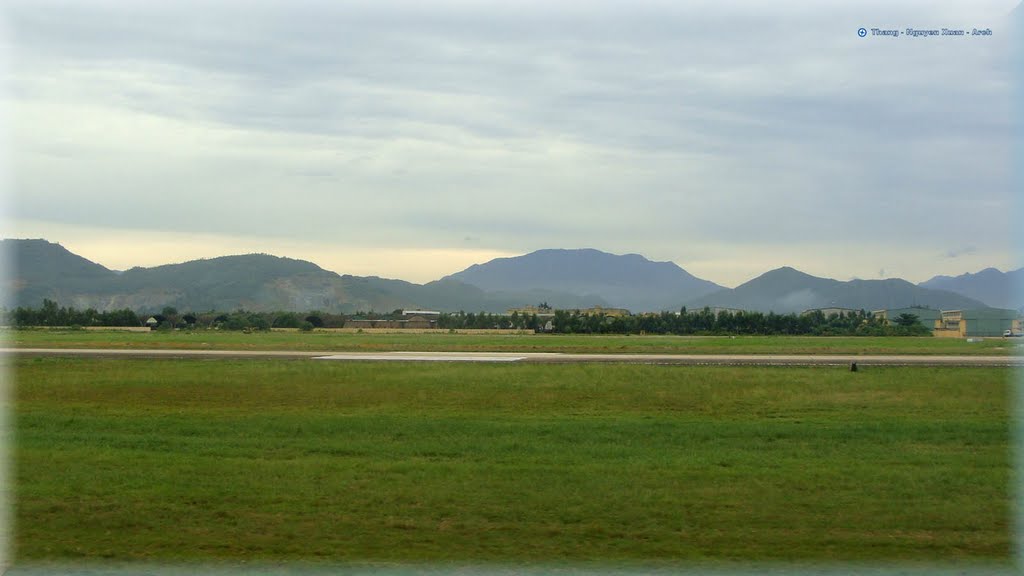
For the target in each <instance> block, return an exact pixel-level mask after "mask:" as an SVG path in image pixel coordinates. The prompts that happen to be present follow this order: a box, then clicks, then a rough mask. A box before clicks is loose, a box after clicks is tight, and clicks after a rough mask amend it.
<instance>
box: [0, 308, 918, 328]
mask: <svg viewBox="0 0 1024 576" xmlns="http://www.w3.org/2000/svg"><path fill="white" fill-rule="evenodd" d="M544 306H546V303H544V305H542V309H544V308H543V307H544ZM401 315H402V310H394V311H393V312H390V313H376V312H360V313H356V314H354V315H351V316H348V318H358V319H391V318H400V317H401ZM9 316H10V318H9V321H10V322H11V324H12V325H14V326H19V327H26V326H69V325H72V324H77V325H82V326H115V325H117V324H110V323H109V322H116V321H123V322H125V324H123V325H127V326H139V325H140V321H139V317H138V316H136V315H135V313H134V312H131V311H128V310H124V311H118V312H113V313H111V312H103V313H98V312H96V311H95V310H93V309H89V310H87V311H85V312H79V311H77V310H75V309H74V308H58V307H57V304H56V303H55V302H53V301H51V300H46V301H45V302H44V304H43V308H42V309H41V310H34V309H32V308H18V309H17V310H15V311H14V313H13V314H10V315H9ZM153 318H155V319H156V320H157V322H158V326H160V327H165V328H217V329H221V330H268V329H270V328H272V327H273V328H299V327H301V326H302V325H303V322H309V323H310V324H312V325H313V326H314V327H316V328H325V327H330V328H335V327H336V328H340V327H343V326H344V325H345V320H346V318H347V317H346V316H345V315H342V314H328V313H324V312H319V311H314V312H309V313H306V314H298V313H295V312H247V311H245V310H237V311H235V312H231V313H218V312H215V311H210V312H207V313H195V312H189V313H186V314H184V315H179V314H178V311H177V309H175V308H172V307H165V308H164V309H163V310H162V311H161V312H160V313H159V314H154V315H153ZM72 320H77V321H72ZM437 327H438V328H441V329H449V330H451V329H455V330H465V329H517V330H528V331H535V332H554V333H556V334H676V335H716V334H718V335H721V334H727V335H732V334H735V335H766V336H770V335H785V336H798V335H803V336H929V335H931V330H929V329H928V328H927V327H926V326H923V325H922V324H921V323H920V321H919V320H918V318H917V317H916V316H915V315H913V314H902V315H901V316H900V317H899V318H896V319H895V320H894V322H893V323H892V324H889V323H888V322H886V321H885V320H881V319H878V318H875V317H874V316H873V315H872V314H870V313H868V312H867V311H865V310H860V311H857V312H851V313H847V314H831V315H829V316H826V315H825V314H823V313H822V312H821V311H815V312H812V313H809V314H803V315H796V314H774V313H769V314H763V313H761V312H744V311H735V312H732V311H721V312H719V313H717V314H716V313H714V312H712V311H711V309H709V308H704V309H702V310H698V311H688V310H687V309H686V308H685V307H684V308H682V309H681V310H680V311H679V313H674V312H662V313H660V314H641V315H635V316H610V315H604V314H590V313H581V312H580V311H578V310H554V311H553V313H552V315H551V316H542V317H538V316H537V315H536V314H529V315H527V314H523V315H520V314H519V313H518V312H514V313H512V314H511V315H502V314H490V313H486V312H481V313H472V312H470V313H465V312H459V313H456V314H441V315H440V317H439V319H438V321H437Z"/></svg>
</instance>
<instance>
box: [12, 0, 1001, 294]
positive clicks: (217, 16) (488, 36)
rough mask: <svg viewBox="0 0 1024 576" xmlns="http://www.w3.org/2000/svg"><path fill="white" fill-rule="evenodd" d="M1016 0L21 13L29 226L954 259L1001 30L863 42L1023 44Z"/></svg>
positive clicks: (997, 164) (221, 6)
mask: <svg viewBox="0 0 1024 576" xmlns="http://www.w3.org/2000/svg"><path fill="white" fill-rule="evenodd" d="M1006 4H1007V3H1005V2H986V3H977V4H971V5H970V7H965V5H963V4H959V3H953V2H950V3H940V4H928V5H927V6H926V5H924V4H903V3H900V5H897V6H892V7H887V6H883V5H882V4H876V5H867V6H865V5H858V6H851V5H847V4H844V3H827V4H825V5H824V7H821V5H819V4H815V5H814V6H815V9H814V10H808V9H807V7H808V6H807V5H802V4H799V3H785V4H781V5H773V6H772V8H771V9H768V8H766V7H764V6H762V5H760V4H757V3H736V4H728V5H720V4H717V3H707V4H706V5H704V6H703V7H701V9H699V10H698V9H697V8H695V7H693V6H692V5H686V6H683V5H679V4H676V3H670V2H642V3H639V4H636V3H626V2H597V3H586V4H585V5H576V4H569V5H564V6H563V5H558V6H554V5H550V4H541V3H534V4H527V5H525V6H521V5H517V6H516V7H515V8H512V7H509V6H505V5H502V4H497V3H487V4H484V5H480V4H477V3H464V2H440V3H429V4H421V3H415V2H379V3H370V4H356V5H349V4H345V5H340V4H335V3H328V2H309V3H298V4H281V3H272V2H253V3H239V2H222V3H213V4H207V3H204V4H201V5H200V4H198V3H192V2H182V3H171V4H160V5H157V4H137V3H125V2H76V3H51V2H21V1H15V2H11V3H9V4H8V5H7V6H6V15H7V18H8V20H9V22H10V25H11V28H12V29H13V30H14V32H15V33H14V34H13V35H12V54H14V56H15V61H16V63H17V65H16V66H15V67H14V69H13V74H12V81H11V91H10V94H9V95H7V96H5V97H4V99H5V102H4V105H5V107H7V108H9V109H10V110H12V111H13V114H12V120H13V122H12V124H13V130H12V143H13V145H12V146H11V150H12V155H11V157H12V161H13V162H12V164H13V168H14V170H13V173H14V174H15V178H14V183H13V188H14V189H15V190H16V192H15V198H14V203H13V207H12V216H13V217H14V218H15V219H24V220H34V221H50V222H54V223H60V222H64V223H70V224H75V223H77V224H80V225H87V226H95V227H101V228H102V227H106V228H110V229H130V228H136V227H138V226H140V225H144V226H147V227H151V228H152V229H154V230H159V231H164V232H167V233H191V234H218V235H228V236H230V235H239V236H245V235H250V236H252V235H258V236H261V237H278V238H281V239H287V238H296V237H298V238H301V239H303V240H304V241H308V242H322V243H325V244H332V243H340V244H344V245H350V246H365V247H386V248H390V249H404V248H409V247H430V248H432V249H438V250H447V249H458V248H460V247H463V246H464V245H465V244H466V241H465V238H466V237H470V238H479V239H480V240H479V241H478V242H474V247H475V248H480V249H485V250H491V251H494V252H503V253H507V252H525V251H528V250H532V249H536V248H546V247H577V246H599V247H603V248H604V249H607V250H611V251H617V252H639V253H642V254H645V255H647V256H650V257H654V258H660V259H670V258H674V257H676V255H678V254H681V253H683V252H685V248H683V247H686V246H693V245H700V244H715V245H721V246H732V250H733V251H734V253H735V254H734V257H724V258H725V259H724V261H731V260H741V259H742V254H741V251H743V250H748V249H749V246H753V245H758V244H764V243H766V242H769V243H772V244H775V245H780V246H783V247H785V250H786V253H790V254H793V256H791V257H789V258H788V259H790V260H792V261H795V260H799V259H802V256H801V254H807V253H810V252H809V250H810V249H809V246H810V245H812V244H814V243H820V242H822V240H823V239H827V240H828V241H829V242H828V243H829V244H830V245H831V244H833V243H834V244H835V245H846V246H849V247H850V248H847V249H845V250H844V253H847V252H849V251H856V250H864V248H863V247H864V246H867V245H874V244H877V243H881V244H883V245H886V246H888V250H887V252H888V251H897V252H899V251H902V253H903V254H911V253H914V254H918V253H921V252H924V251H930V252H931V253H932V254H935V253H939V252H940V251H941V248H937V247H941V246H943V245H945V242H946V241H947V238H948V231H947V230H944V229H943V228H942V227H941V226H935V225H934V219H935V218H938V217H939V216H937V215H939V214H958V215H960V217H959V220H958V223H957V232H958V233H959V234H963V235H965V236H966V237H970V238H972V242H973V243H974V244H975V245H976V246H977V247H978V250H979V252H980V253H988V254H996V253H999V252H1001V251H1003V250H1004V248H1005V247H1006V246H1008V245H1009V243H1010V241H1011V238H1010V230H1012V226H1010V225H1009V224H1010V216H1009V214H1010V211H1009V210H1006V209H1004V208H1007V207H1008V206H1009V204H1010V203H1011V202H1012V197H1011V195H1010V193H1009V192H1008V190H1010V189H1011V187H1010V186H1009V180H1010V161H1009V154H1008V149H1009V141H1010V135H1011V134H1012V133H1013V130H1014V129H1015V126H1014V124H1013V120H1012V119H1011V114H1010V106H1011V100H1010V95H1009V88H1008V77H1009V70H1008V67H1007V65H1006V63H1005V62H1004V60H1005V58H1003V56H1002V54H1004V53H1005V52H1007V51H1008V49H1007V48H1006V45H1005V44H1000V43H1001V42H1005V39H1004V37H1003V36H999V35H997V36H995V37H993V38H992V39H991V40H992V42H990V43H988V44H985V43H984V42H975V41H974V40H970V41H968V40H965V41H964V42H970V43H969V44H965V43H959V44H952V43H949V42H931V43H929V44H923V43H916V44H915V43H913V42H904V41H898V42H894V43H882V42H877V41H871V40H869V39H860V38H858V37H857V36H856V34H855V30H856V28H857V27H858V26H863V25H867V26H872V25H876V24H882V23H892V24H893V25H899V23H906V24H907V25H915V26H917V25H921V26H924V25H927V24H928V23H929V22H933V21H934V22H940V24H942V23H944V22H945V21H947V20H952V19H963V20H965V21H971V22H983V23H984V22H990V23H991V26H992V27H994V28H995V29H996V30H997V31H998V30H999V25H1000V20H999V18H1001V14H1005V11H1006V10H1008V7H1007V6H1006ZM55 10H59V11H60V12H61V14H62V16H63V17H62V18H61V19H54V18H52V13H53V11H55ZM1001 10H1002V11H1003V12H1000V11H1001ZM986 25H987V24H986ZM946 78H956V79H957V81H956V82H951V83H950V82H943V79H946ZM937 83H941V85H942V89H941V90H936V89H935V86H936V84H937ZM925 94H926V95H927V98H924V97H922V95H925ZM965 190H969V191H970V193H969V194H968V193H965ZM978 205H985V206H989V207H990V209H989V210H988V213H982V212H981V211H978V210H976V209H975V208H976V206H978ZM929 214H934V215H936V216H934V217H929V216H928V215H929ZM908 215H915V216H908ZM868 256H873V255H871V254H866V255H865V257H864V258H858V259H859V260H864V261H869V260H872V258H870V257H868ZM941 260H942V258H936V257H934V256H933V257H931V261H932V262H933V264H934V263H937V262H939V261H941ZM682 264H684V265H685V262H682ZM993 264H1000V263H993ZM1003 265H1005V263H1003ZM866 266H867V267H866V268H864V269H861V270H859V273H860V274H861V275H863V276H869V275H871V273H872V271H873V270H876V269H877V268H878V262H877V261H874V262H869V263H868V264H866ZM848 274H849V273H847V274H843V275H842V277H845V276H847V275H848Z"/></svg>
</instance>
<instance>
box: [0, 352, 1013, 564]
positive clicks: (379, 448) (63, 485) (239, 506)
mask: <svg viewBox="0 0 1024 576" xmlns="http://www.w3.org/2000/svg"><path fill="white" fill-rule="evenodd" d="M239 338H242V336H239ZM11 363H12V364H13V374H14V376H15V381H16V386H15V394H14V396H15V402H16V404H15V409H14V416H15V421H16V441H15V442H14V444H13V455H14V457H15V464H16V465H15V469H14V473H15V475H16V478H15V479H16V482H15V493H16V507H15V520H16V525H15V527H16V540H15V547H16V554H17V557H18V558H19V560H20V561H33V560H44V559H51V560H57V559H66V560H73V561H83V560H87V559H135V560H156V561H181V560H193V559H212V560H238V559H247V560H250V561H252V560H260V559H263V560H297V559H302V560H313V561H319V560H323V561H327V560H338V561H347V560H370V561H378V560H382V561H415V562H420V561H430V562H444V561H470V562H492V561H493V562H528V561H536V562H550V561H568V562H581V561H599V562H619V561H632V560H640V559H644V560H652V561H664V562H674V561H703V560H710V561H717V560H759V561H765V560H773V559H781V560H796V561H805V560H806V561H885V562H889V561H905V560H907V561H922V562H961V561H962V562H971V561H979V560H980V561H991V560H996V561H1007V560H1008V558H1009V555H1010V540H1011V529H1010V503H1011V494H1010V477H1011V476H1010V473H1011V460H1010V453H1009V436H1010V433H1009V427H1010V422H1009V421H1010V417H1009V410H1010V408H1009V397H1010V394H1009V382H1008V378H1009V374H1010V372H1009V370H1006V369H998V368H941V369H933V368H896V367H893V368H872V369H866V370H862V371H861V372H858V373H851V372H848V371H845V370H842V369H835V368H751V367H743V368H736V367H664V366H642V365H600V366H598V365H582V364H577V365H548V366H539V365H514V366H508V365H502V366H495V365H466V364H443V365H430V366H422V365H405V364H403V365H392V364H376V363H359V364H352V363H319V362H308V361H259V360H248V361H224V360H216V361H210V360H205V361H203V360H194V361H193V360H178V361H173V360H132V361H124V360H120V361H118V360H110V359H56V358H36V359H16V360H12V361H11Z"/></svg>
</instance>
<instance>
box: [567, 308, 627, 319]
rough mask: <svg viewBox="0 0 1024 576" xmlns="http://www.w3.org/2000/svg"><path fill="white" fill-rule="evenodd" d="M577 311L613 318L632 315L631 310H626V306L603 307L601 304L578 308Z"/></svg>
mask: <svg viewBox="0 0 1024 576" xmlns="http://www.w3.org/2000/svg"><path fill="white" fill-rule="evenodd" d="M576 312H579V313H580V314H590V315H593V316H611V317H613V318H620V317H622V316H629V315H630V312H629V310H626V309H625V308H603V307H601V306H594V307H592V308H585V309H583V310H576Z"/></svg>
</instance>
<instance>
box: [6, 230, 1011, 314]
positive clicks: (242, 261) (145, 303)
mask: <svg viewBox="0 0 1024 576" xmlns="http://www.w3.org/2000/svg"><path fill="white" fill-rule="evenodd" d="M0 255H2V257H3V259H4V261H5V262H6V263H8V264H9V268H10V270H9V272H10V273H9V277H8V278H7V279H6V280H5V286H3V287H2V291H3V294H4V296H5V302H4V305H5V306H7V307H8V308H10V307H14V306H19V305H20V306H33V307H35V306H39V305H40V304H41V303H42V301H43V299H44V298H49V299H51V300H54V301H56V302H58V303H60V304H61V305H65V306H74V307H76V308H80V309H81V308H89V307H92V308H96V309H98V310H110V309H118V308H131V309H133V310H138V311H142V312H150V311H157V310H159V309H161V308H162V307H164V306H174V307H176V308H178V309H179V310H195V311H204V310H236V309H239V308H244V309H247V310H256V311H268V310H293V311H307V310H323V311H326V312H342V313H352V312H356V311H369V310H376V311H390V310H394V309H398V308H428V309H435V310H441V311H449V312H454V311H458V310H465V311H467V312H471V311H473V312H476V311H488V312H504V311H505V310H507V309H508V308H512V307H520V306H524V305H532V304H538V303H540V302H547V303H548V304H549V305H551V306H553V307H555V308H588V307H591V306H603V307H620V308H626V309H629V310H631V311H633V312H644V311H659V310H679V308H680V307H682V306H687V307H688V308H690V309H697V308H703V307H704V306H711V307H727V308H738V309H743V310H761V311H765V312H767V311H775V312H778V313H787V312H799V311H802V310H805V309H808V308H819V307H842V308H854V309H867V310H876V309H881V308H898V307H905V306H914V305H917V306H927V307H931V308H937V309H961V308H981V307H985V306H986V305H988V304H992V305H996V306H999V307H1006V308H1020V307H1021V306H1022V305H1024V302H1021V298H1020V293H1019V291H1015V290H1014V289H1013V286H1015V285H1018V286H1019V284H1015V282H1019V279H1020V277H1021V274H1022V273H1024V269H1022V270H1016V271H1013V272H1009V273H1005V274H1004V273H1002V272H999V271H998V270H994V269H987V270H983V271H982V272H979V273H978V274H974V275H970V274H968V275H964V276H959V277H956V278H950V277H948V276H936V277H935V278H933V279H931V280H929V281H928V282H924V283H922V284H921V285H920V286H915V285H914V284H911V283H910V282H907V281H905V280H900V279H887V280H852V281H848V282H841V281H838V280H832V279H827V278H818V277H815V276H811V275H809V274H805V273H803V272H800V271H798V270H794V269H793V268H788V267H785V268H779V269H777V270H772V271H770V272H767V273H765V274H763V275H761V276H759V277H757V278H754V279H753V280H750V281H749V282H746V283H744V284H742V285H740V286H737V287H736V288H732V289H730V288H723V287H721V286H719V285H717V284H715V283H713V282H710V281H708V280H703V279H701V278H697V277H695V276H693V275H692V274H690V273H688V272H686V270H684V269H682V268H681V267H679V266H678V265H676V264H674V263H672V262H652V261H650V260H648V259H646V258H644V257H643V256H640V255H638V254H626V255H614V254H608V253H606V252H601V251H599V250H593V249H581V250H539V251H536V252H532V253H530V254H526V255H523V256H518V257H514V258H498V259H495V260H492V261H490V262H487V263H483V264H475V265H473V266H470V267H469V268H467V269H465V270H463V271H461V272H457V273H454V274H451V275H449V276H445V277H444V278H442V279H440V280H437V281H434V282H428V283H426V284H414V283H411V282H406V281H403V280H393V279H386V278H378V277H375V276H369V277H362V276H352V275H347V274H346V275H342V274H338V273H335V272H331V271H328V270H324V269H323V268H321V267H319V266H317V265H316V264H314V263H312V262H307V261H304V260H295V259H291V258H282V257H278V256H271V255H267V254H247V255H240V256H223V257H218V258H210V259H202V260H194V261H191V262H185V263H182V264H168V265H164V266H155V267H151V268H141V267H136V268H132V269H130V270H126V271H124V272H116V271H113V270H109V269H107V268H105V267H104V266H102V265H100V264H97V263H95V262H91V261H89V260H87V259H85V258H83V257H81V256H78V255H76V254H73V253H72V252H70V251H68V250H67V249H65V248H64V247H63V246H61V245H59V244H54V243H51V242H48V241H46V240H38V239H37V240H3V241H2V242H0Z"/></svg>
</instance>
